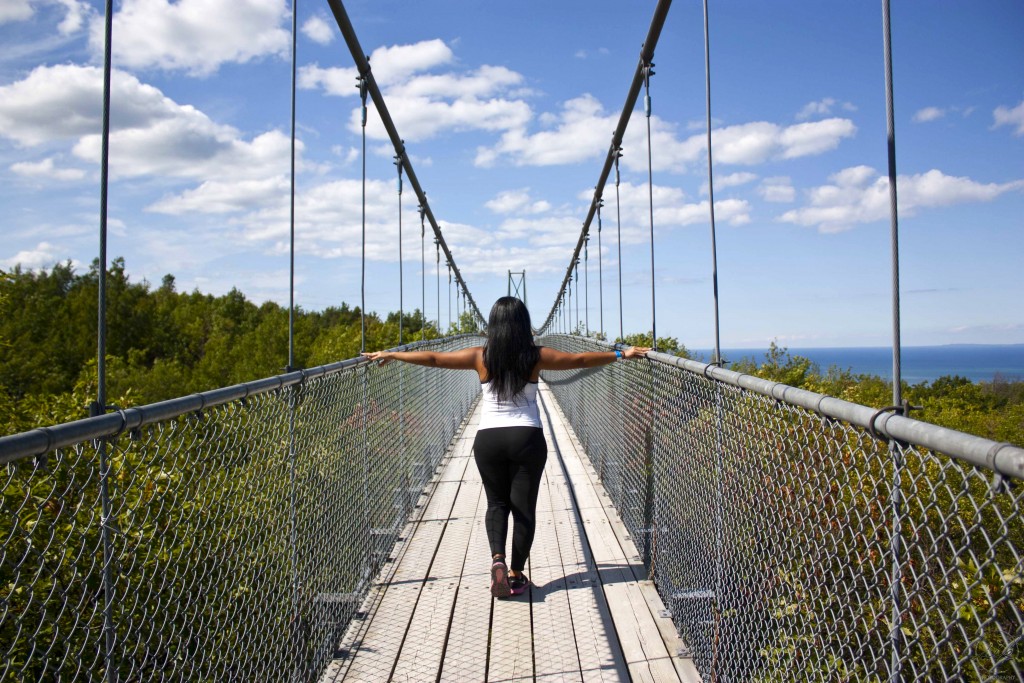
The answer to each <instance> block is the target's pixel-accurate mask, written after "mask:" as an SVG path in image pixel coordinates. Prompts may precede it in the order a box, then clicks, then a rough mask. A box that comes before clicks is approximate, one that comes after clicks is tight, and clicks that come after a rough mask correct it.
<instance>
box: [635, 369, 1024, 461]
mask: <svg viewBox="0 0 1024 683" xmlns="http://www.w3.org/2000/svg"><path fill="white" fill-rule="evenodd" d="M647 357H648V358H650V359H651V360H653V361H655V362H659V363H666V364H668V365H675V366H677V367H680V368H684V369H686V370H689V371H690V372H694V373H697V374H700V375H704V376H705V377H709V378H711V379H713V380H716V381H718V382H723V383H725V384H729V385H731V386H735V387H739V388H740V389H745V390H747V391H751V392H753V393H755V394H760V395H761V396H767V397H770V398H773V399H775V400H778V401H782V402H784V403H788V404H790V405H794V406H800V407H802V408H806V409H808V410H813V411H814V412H816V413H818V414H820V415H822V416H824V417H831V418H835V419H837V420H843V421H845V422H849V423H850V424H852V425H856V426H858V427H863V428H865V429H868V430H873V431H874V432H876V433H877V434H880V435H881V436H883V437H886V438H889V439H897V440H900V441H908V442H911V443H915V444H918V445H920V446H923V447H924V448H928V449H930V450H934V451H941V452H942V453H945V454H946V455H949V456H952V457H954V458H957V459H959V460H963V461H966V462H969V463H971V464H972V465H975V466H977V467H982V468H985V469H987V470H990V471H994V472H998V473H1000V474H1002V475H1004V476H1007V477H1012V478H1014V479H1024V448H1020V447H1018V446H1014V445H1013V444H1009V443H998V442H995V441H992V440H990V439H984V438H982V437H980V436H973V435H971V434H965V433H964V432H958V431H956V430H953V429H947V428H945V427H939V426H938V425H933V424H930V423H927V422H921V421H920V420H915V419H912V418H909V417H904V416H902V415H896V414H894V413H891V412H883V413H879V411H876V410H874V409H873V408H868V407H867V406H862V405H858V404H856V403H851V402H849V401H844V400H843V399H840V398H833V397H832V396H826V395H824V394H819V393H816V392H813V391H808V390H806V389H798V388H796V387H791V386H788V385H785V384H782V383H780V382H772V381H770V380H766V379H761V378H760V377H754V376H753V375H745V374H741V373H738V372H735V371H733V370H727V369H725V368H722V367H718V366H716V365H712V364H709V363H702V362H700V361H695V360H690V359H688V358H679V357H677V356H671V355H669V354H666V353H659V352H655V351H652V352H650V353H649V354H648V355H647Z"/></svg>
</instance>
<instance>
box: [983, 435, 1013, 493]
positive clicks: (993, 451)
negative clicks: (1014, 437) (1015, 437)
mask: <svg viewBox="0 0 1024 683" xmlns="http://www.w3.org/2000/svg"><path fill="white" fill-rule="evenodd" d="M1007 446H1013V444H1011V443H1007V442H1005V441H1004V442H1002V443H996V444H992V448H990V449H988V453H986V454H985V464H986V465H987V466H988V468H989V469H990V470H992V473H993V474H992V493H1010V492H1011V490H1010V485H1011V484H1012V483H1013V479H1012V478H1010V477H1007V476H1006V475H1005V474H1003V473H1002V472H1000V471H999V470H998V469H996V457H997V456H998V455H999V451H1001V450H1003V449H1004V448H1006V447H1007Z"/></svg>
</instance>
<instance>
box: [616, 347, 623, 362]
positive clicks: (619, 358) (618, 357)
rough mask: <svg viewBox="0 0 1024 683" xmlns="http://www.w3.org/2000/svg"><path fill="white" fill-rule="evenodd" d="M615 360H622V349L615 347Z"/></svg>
mask: <svg viewBox="0 0 1024 683" xmlns="http://www.w3.org/2000/svg"><path fill="white" fill-rule="evenodd" d="M615 360H622V351H619V350H618V349H615Z"/></svg>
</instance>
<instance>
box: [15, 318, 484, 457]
mask: <svg viewBox="0 0 1024 683" xmlns="http://www.w3.org/2000/svg"><path fill="white" fill-rule="evenodd" d="M477 336H479V335H477V334H464V335H456V336H453V337H452V339H461V338H463V337H477ZM431 343H433V340H427V341H418V342H413V343H411V344H405V345H402V346H397V347H395V349H394V350H396V351H412V350H415V349H418V348H422V347H423V346H425V345H427V344H431ZM369 362H370V361H368V360H366V359H365V358H350V359H348V360H343V361H338V362H336V363H329V364H327V365H320V366H318V367H315V368H309V369H308V370H293V371H292V372H288V373H284V374H281V375H274V376H272V377H266V378H264V379H259V380H255V381H252V382H245V383H243V384H235V385H232V386H229V387H222V388H220V389H213V390H211V391H204V392H201V393H197V394H190V395H188V396H182V397H179V398H173V399H170V400H167V401H160V402H159V403H150V404H148V405H144V406H139V407H137V408H125V409H123V410H118V411H117V412H115V413H107V414H104V415H98V416H95V417H88V418H85V419H82V420H75V421H74V422H65V423H63V424H59V425H55V426H52V427H41V428H39V429H32V430H30V431H27V432H21V433H19V434H11V435H8V436H3V437H0V465H5V464H7V463H9V462H15V461H17V460H21V459H23V458H29V457H32V456H34V455H41V454H43V453H48V452H50V451H52V450H55V449H58V448H64V447H66V446H71V445H74V444H76V443H80V442H82V441H88V440H90V439H102V438H105V437H111V436H117V435H118V434H122V433H124V432H130V431H132V430H134V429H138V428H140V427H144V426H146V425H149V424H154V423H157V422H162V421H166V420H170V419H173V418H175V417H178V416H180V415H187V414H190V413H195V412H200V411H203V410H206V409H207V408H213V407H214V406H219V405H223V404H225V403H230V402H231V401H240V400H245V399H247V398H249V397H251V396H258V395H260V394H265V393H268V392H271V391H281V390H283V389H286V388H288V387H291V386H293V385H296V384H301V383H303V382H305V381H306V380H309V379H314V378H317V377H326V376H330V375H334V374H337V373H339V372H342V371H344V370H346V369H348V368H351V367H353V366H356V365H360V364H364V363H369Z"/></svg>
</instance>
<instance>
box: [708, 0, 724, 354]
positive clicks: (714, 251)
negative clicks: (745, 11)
mask: <svg viewBox="0 0 1024 683" xmlns="http://www.w3.org/2000/svg"><path fill="white" fill-rule="evenodd" d="M710 43H711V37H710V32H709V31H708V0H704V93H705V103H706V109H707V124H708V125H707V129H708V210H709V211H710V213H711V287H712V291H713V293H714V299H715V302H714V303H715V357H714V360H713V364H719V365H720V364H721V363H722V343H721V338H720V334H719V322H718V247H717V244H716V241H715V180H714V174H713V173H712V162H711V48H710Z"/></svg>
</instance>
